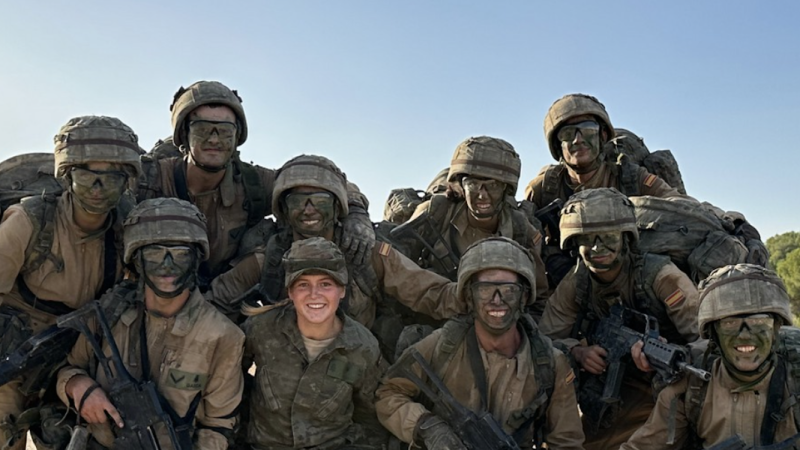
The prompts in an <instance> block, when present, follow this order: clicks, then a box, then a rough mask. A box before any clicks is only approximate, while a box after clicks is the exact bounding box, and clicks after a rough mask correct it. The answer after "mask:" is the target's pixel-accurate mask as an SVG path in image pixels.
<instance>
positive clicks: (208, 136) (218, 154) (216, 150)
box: [188, 105, 237, 169]
mask: <svg viewBox="0 0 800 450" xmlns="http://www.w3.org/2000/svg"><path fill="white" fill-rule="evenodd" d="M236 133H237V126H236V114H234V112H233V110H232V109H230V108H228V107H227V106H222V105H220V106H208V105H204V106H200V107H198V108H197V109H195V110H194V111H192V113H191V114H190V115H189V135H188V140H189V151H190V152H191V154H192V160H193V161H194V162H195V163H196V164H197V165H198V166H200V167H207V168H214V169H217V168H222V167H225V165H226V164H228V161H230V159H231V157H232V156H233V151H234V150H235V149H236Z"/></svg>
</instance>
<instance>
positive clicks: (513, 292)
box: [469, 281, 526, 335]
mask: <svg viewBox="0 0 800 450" xmlns="http://www.w3.org/2000/svg"><path fill="white" fill-rule="evenodd" d="M469 289H470V290H469V293H470V298H471V299H472V306H473V308H474V310H475V318H476V320H478V321H480V322H481V324H483V326H484V328H485V329H486V331H488V332H490V333H492V334H498V335H499V334H503V333H505V332H506V331H508V330H509V329H510V328H511V327H512V326H513V325H514V324H515V323H516V321H517V319H518V318H519V315H520V311H521V305H522V301H523V297H524V294H525V292H526V289H525V287H524V286H523V285H522V284H520V283H511V282H505V281H474V282H472V284H470V287H469Z"/></svg>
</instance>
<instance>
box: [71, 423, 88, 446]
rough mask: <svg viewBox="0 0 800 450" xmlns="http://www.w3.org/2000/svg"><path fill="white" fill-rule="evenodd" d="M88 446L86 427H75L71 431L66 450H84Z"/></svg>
mask: <svg viewBox="0 0 800 450" xmlns="http://www.w3.org/2000/svg"><path fill="white" fill-rule="evenodd" d="M88 445H89V430H88V429H87V428H86V427H82V426H76V427H75V428H74V429H73V430H72V437H71V438H70V440H69V444H68V445H67V449H66V450H86V447H87V446H88Z"/></svg>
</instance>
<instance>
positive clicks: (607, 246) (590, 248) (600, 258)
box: [574, 233, 622, 273]
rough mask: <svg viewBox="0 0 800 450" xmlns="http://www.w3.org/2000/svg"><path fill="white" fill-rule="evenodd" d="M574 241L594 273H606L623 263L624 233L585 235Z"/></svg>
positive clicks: (576, 237) (577, 237)
mask: <svg viewBox="0 0 800 450" xmlns="http://www.w3.org/2000/svg"><path fill="white" fill-rule="evenodd" d="M574 239H575V245H577V246H578V253H579V254H580V255H581V258H582V259H583V262H584V264H586V266H587V267H589V269H590V270H591V271H592V272H595V273H600V272H606V271H608V270H610V269H613V268H614V267H616V266H618V265H619V264H621V263H622V259H621V258H620V256H621V253H622V251H621V250H622V233H603V234H583V235H580V236H575V238H574Z"/></svg>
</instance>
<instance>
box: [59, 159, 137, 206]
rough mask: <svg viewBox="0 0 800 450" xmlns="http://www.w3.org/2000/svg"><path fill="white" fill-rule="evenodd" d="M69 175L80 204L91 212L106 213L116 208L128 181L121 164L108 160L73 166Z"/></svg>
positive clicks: (73, 191) (71, 185) (72, 188)
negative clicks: (108, 161)
mask: <svg viewBox="0 0 800 450" xmlns="http://www.w3.org/2000/svg"><path fill="white" fill-rule="evenodd" d="M69 176H70V187H71V190H72V193H73V194H74V195H75V198H76V199H77V201H78V204H79V205H80V206H81V207H82V208H83V209H84V210H85V211H87V212H88V213H90V214H105V213H107V212H109V211H111V210H112V209H114V208H115V207H116V206H117V203H118V202H119V199H120V197H121V196H122V193H123V192H124V191H125V188H126V186H127V182H128V175H127V174H126V173H125V171H124V170H123V169H122V166H121V165H120V164H112V163H107V162H90V163H87V164H85V165H84V166H82V167H73V168H72V170H71V171H70V173H69Z"/></svg>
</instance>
